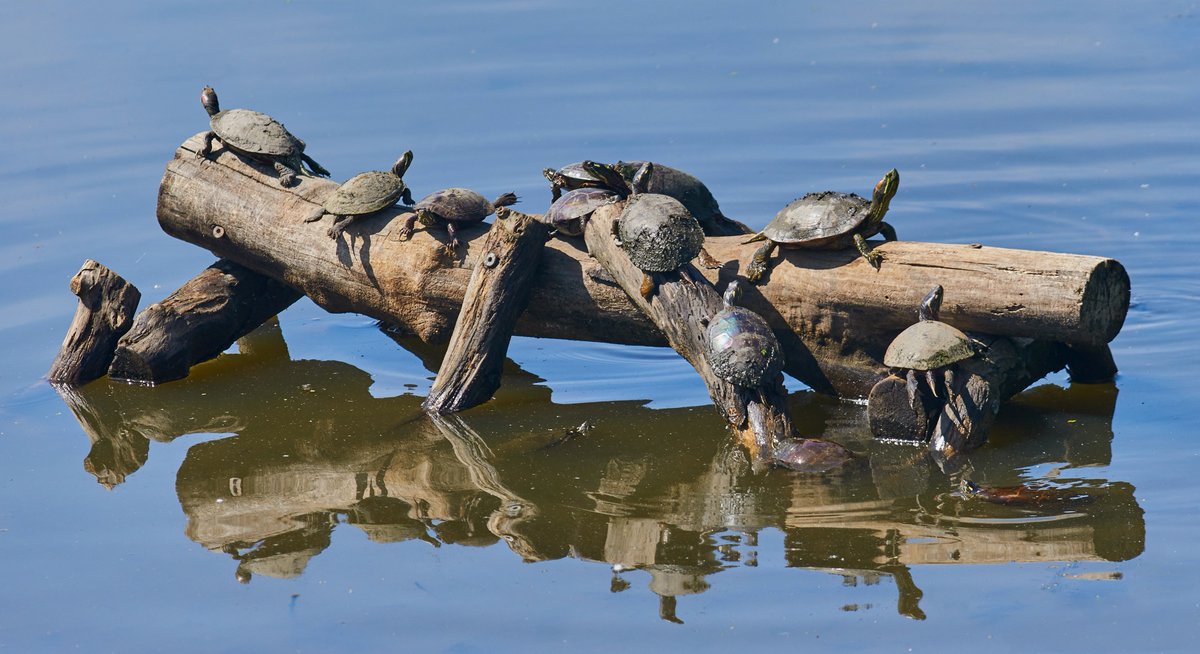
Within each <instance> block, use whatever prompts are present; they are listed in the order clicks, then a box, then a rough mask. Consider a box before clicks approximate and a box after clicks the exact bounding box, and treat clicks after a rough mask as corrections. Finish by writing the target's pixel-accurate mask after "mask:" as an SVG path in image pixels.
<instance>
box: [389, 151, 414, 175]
mask: <svg viewBox="0 0 1200 654" xmlns="http://www.w3.org/2000/svg"><path fill="white" fill-rule="evenodd" d="M412 157H413V154H412V150H408V151H407V152H405V153H404V154H402V155H400V158H399V159H397V160H396V163H394V164H392V174H393V175H395V176H396V177H404V173H406V172H408V167H409V165H411V164H412Z"/></svg>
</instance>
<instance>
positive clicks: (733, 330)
mask: <svg viewBox="0 0 1200 654" xmlns="http://www.w3.org/2000/svg"><path fill="white" fill-rule="evenodd" d="M740 294H741V288H740V286H739V285H738V282H737V280H734V281H732V282H730V283H729V286H728V287H727V288H726V289H725V295H724V297H723V300H724V305H723V307H722V308H721V310H720V311H718V312H717V313H716V315H714V316H713V317H712V318H711V319H710V320H709V322H708V328H707V331H706V332H705V355H706V358H707V359H708V365H709V367H710V368H712V371H713V374H715V375H716V376H717V377H719V378H721V379H722V380H724V381H727V382H729V383H730V384H733V385H734V386H737V387H738V388H741V389H745V390H748V391H751V392H754V391H757V392H758V393H759V397H760V400H762V393H763V390H762V389H763V387H764V386H767V385H779V387H780V388H781V389H782V381H781V379H780V374H781V373H782V371H783V362H784V356H783V348H782V347H781V346H780V345H779V340H778V339H777V338H775V333H774V332H773V331H771V326H770V325H768V324H767V321H766V320H763V318H762V316H760V315H758V314H757V313H754V312H753V311H751V310H749V309H747V308H745V307H740V306H738V305H737V301H738V297H739V296H740ZM762 401H763V402H764V404H765V403H766V402H765V400H762ZM770 455H771V459H772V463H774V464H775V465H779V466H782V467H785V468H790V469H792V470H798V471H801V472H824V471H826V470H831V469H833V468H836V467H838V466H841V465H842V464H844V463H846V462H848V461H850V460H851V459H852V458H854V454H853V453H852V452H850V450H847V449H846V448H845V447H842V446H841V445H838V444H837V443H833V442H831V441H825V440H820V439H813V438H786V439H784V440H783V441H781V442H780V443H779V444H778V445H776V446H775V447H774V448H773V449H772V451H771V453H770Z"/></svg>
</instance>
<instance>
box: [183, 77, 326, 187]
mask: <svg viewBox="0 0 1200 654" xmlns="http://www.w3.org/2000/svg"><path fill="white" fill-rule="evenodd" d="M200 104H202V105H204V110H205V111H207V112H208V116H209V126H210V127H211V129H210V130H209V131H208V133H206V134H205V135H204V147H202V148H201V149H200V153H199V154H200V156H202V157H207V156H208V155H209V153H210V152H212V142H213V140H214V139H217V140H220V141H221V143H224V144H225V147H226V148H228V149H230V150H232V151H234V152H236V153H238V154H240V155H244V156H246V157H249V158H251V159H254V160H255V161H259V162H262V163H265V164H268V165H271V166H274V167H275V172H277V173H279V184H280V185H281V186H283V187H285V188H290V187H292V186H295V185H296V184H297V183H298V182H297V181H296V176H297V175H299V174H300V172H301V171H302V170H303V169H304V165H305V164H307V165H308V170H309V171H310V172H312V174H314V175H319V176H321V177H329V171H328V170H325V169H324V168H322V167H321V164H319V163H317V162H316V161H313V158H312V157H310V156H308V155H307V154H304V141H301V140H300V139H298V138H296V137H295V136H292V133H291V132H289V131H287V128H285V127H284V126H283V123H281V122H279V121H277V120H275V119H274V118H272V117H270V116H268V115H267V114H264V113H261V112H258V111H251V110H250V109H226V110H225V111H221V105H220V103H219V102H218V101H217V92H216V91H214V90H213V88H212V87H211V86H206V87H204V90H202V91H201V92H200Z"/></svg>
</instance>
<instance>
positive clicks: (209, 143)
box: [199, 130, 221, 157]
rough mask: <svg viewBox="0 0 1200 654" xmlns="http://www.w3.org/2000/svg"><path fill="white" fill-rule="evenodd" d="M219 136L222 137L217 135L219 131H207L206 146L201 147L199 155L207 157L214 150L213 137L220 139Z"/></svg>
mask: <svg viewBox="0 0 1200 654" xmlns="http://www.w3.org/2000/svg"><path fill="white" fill-rule="evenodd" d="M219 138H221V137H219V136H217V133H216V132H214V131H211V130H210V131H208V132H205V134H204V147H202V148H200V152H199V155H200V156H201V157H207V156H208V155H209V154H210V153H211V152H212V142H213V139H219Z"/></svg>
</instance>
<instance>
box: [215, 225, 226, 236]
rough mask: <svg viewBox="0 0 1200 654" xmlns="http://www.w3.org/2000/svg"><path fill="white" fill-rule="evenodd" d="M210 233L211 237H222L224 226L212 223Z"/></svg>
mask: <svg viewBox="0 0 1200 654" xmlns="http://www.w3.org/2000/svg"><path fill="white" fill-rule="evenodd" d="M212 235H213V238H223V237H224V236H225V228H224V227H222V226H220V225H213V228H212Z"/></svg>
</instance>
